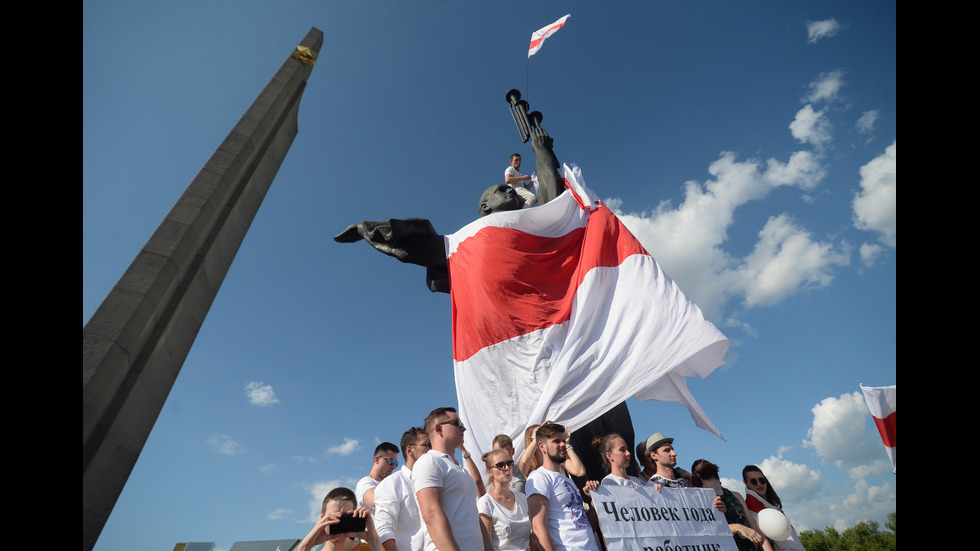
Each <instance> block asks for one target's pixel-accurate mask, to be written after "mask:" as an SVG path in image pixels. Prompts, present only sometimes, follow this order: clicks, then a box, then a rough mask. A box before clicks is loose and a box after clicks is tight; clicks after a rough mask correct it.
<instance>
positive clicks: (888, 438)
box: [859, 383, 898, 473]
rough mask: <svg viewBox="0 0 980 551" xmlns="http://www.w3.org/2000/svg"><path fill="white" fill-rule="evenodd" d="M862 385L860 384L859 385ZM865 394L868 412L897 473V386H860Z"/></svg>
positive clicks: (894, 471)
mask: <svg viewBox="0 0 980 551" xmlns="http://www.w3.org/2000/svg"><path fill="white" fill-rule="evenodd" d="M859 384H860V383H859ZM860 386H861V390H862V391H863V392H864V401H865V402H867V403H868V410H870V411H871V416H872V417H873V418H874V420H875V426H877V427H878V434H880V435H881V442H882V444H884V445H885V451H886V452H888V458H889V459H891V461H892V472H893V473H896V472H897V470H898V466H897V464H896V463H895V405H896V403H897V398H896V397H895V386H896V385H891V386H864V385H860Z"/></svg>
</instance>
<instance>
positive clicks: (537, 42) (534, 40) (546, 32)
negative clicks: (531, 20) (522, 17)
mask: <svg viewBox="0 0 980 551" xmlns="http://www.w3.org/2000/svg"><path fill="white" fill-rule="evenodd" d="M570 15H572V14H568V15H566V16H565V17H562V18H561V19H559V20H558V21H555V22H554V23H552V24H551V25H548V26H547V27H541V28H540V29H538V30H536V31H534V33H532V34H531V46H529V47H528V49H527V57H528V59H530V58H531V56H532V55H534V54H536V53H538V50H540V49H541V44H543V43H544V39H545V38H548V37H549V36H551V35H553V34H555V31H557V30H558V29H560V28H562V27H564V26H565V20H566V19H568V17H569V16H570Z"/></svg>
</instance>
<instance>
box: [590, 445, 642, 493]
mask: <svg viewBox="0 0 980 551" xmlns="http://www.w3.org/2000/svg"><path fill="white" fill-rule="evenodd" d="M592 445H593V446H595V447H597V448H599V455H601V456H602V464H603V466H604V467H605V468H606V470H607V471H608V472H609V474H607V475H606V476H605V478H603V479H602V482H600V484H603V485H606V486H609V485H618V486H628V487H630V488H635V487H637V486H644V485H645V483H644V482H643V481H642V480H640V479H639V478H637V477H635V476H630V475H629V474H627V473H626V469H627V468H629V466H630V448H629V446H628V445H627V444H626V440H625V439H624V438H623V437H622V436H620V435H619V434H617V433H615V432H613V433H609V434H607V435H605V436H603V437H601V438H596V439H594V440H593V441H592Z"/></svg>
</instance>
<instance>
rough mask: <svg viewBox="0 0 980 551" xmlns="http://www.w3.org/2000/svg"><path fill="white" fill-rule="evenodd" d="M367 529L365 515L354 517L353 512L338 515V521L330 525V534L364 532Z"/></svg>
mask: <svg viewBox="0 0 980 551" xmlns="http://www.w3.org/2000/svg"><path fill="white" fill-rule="evenodd" d="M365 530H367V517H355V516H354V514H353V513H344V514H342V515H340V522H338V523H336V524H331V525H330V532H329V533H330V534H346V533H348V532H364V531H365Z"/></svg>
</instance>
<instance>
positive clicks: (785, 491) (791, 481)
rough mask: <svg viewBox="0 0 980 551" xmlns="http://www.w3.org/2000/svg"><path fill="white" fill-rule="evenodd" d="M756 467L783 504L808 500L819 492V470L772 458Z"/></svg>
mask: <svg viewBox="0 0 980 551" xmlns="http://www.w3.org/2000/svg"><path fill="white" fill-rule="evenodd" d="M756 466H757V467H759V468H760V469H762V472H763V473H765V475H766V478H768V479H769V482H770V483H771V484H772V487H773V488H774V489H775V490H776V492H777V493H778V494H779V498H780V499H781V500H783V502H784V503H786V502H790V503H792V502H796V501H806V500H810V499H813V498H814V497H816V496H818V495H819V494H820V492H821V474H820V471H819V470H814V469H811V468H809V467H807V466H806V465H803V464H800V463H793V462H792V461H787V460H785V459H781V458H779V457H772V456H770V457H769V458H767V459H765V460H763V461H762V463H758V464H757V465H756ZM743 491H744V485H743Z"/></svg>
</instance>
